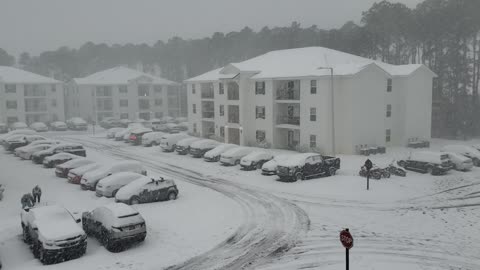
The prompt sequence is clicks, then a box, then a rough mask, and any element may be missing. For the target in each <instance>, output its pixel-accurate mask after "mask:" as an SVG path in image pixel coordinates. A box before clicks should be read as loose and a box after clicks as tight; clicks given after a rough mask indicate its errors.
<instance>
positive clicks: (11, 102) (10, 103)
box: [6, 100, 17, 109]
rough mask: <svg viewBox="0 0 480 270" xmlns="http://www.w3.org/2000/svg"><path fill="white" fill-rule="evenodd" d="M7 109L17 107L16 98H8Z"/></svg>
mask: <svg viewBox="0 0 480 270" xmlns="http://www.w3.org/2000/svg"><path fill="white" fill-rule="evenodd" d="M6 105H7V109H16V108H17V101H16V100H7V104H6Z"/></svg>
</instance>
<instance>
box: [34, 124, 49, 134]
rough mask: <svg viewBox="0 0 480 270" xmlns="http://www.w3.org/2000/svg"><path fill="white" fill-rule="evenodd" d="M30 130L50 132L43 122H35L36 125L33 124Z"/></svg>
mask: <svg viewBox="0 0 480 270" xmlns="http://www.w3.org/2000/svg"><path fill="white" fill-rule="evenodd" d="M30 129H33V130H35V131H36V132H46V131H48V127H47V125H45V123H42V122H35V123H33V124H31V125H30Z"/></svg>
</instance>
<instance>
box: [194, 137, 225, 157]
mask: <svg viewBox="0 0 480 270" xmlns="http://www.w3.org/2000/svg"><path fill="white" fill-rule="evenodd" d="M218 145H220V143H219V142H217V141H215V140H198V141H196V142H193V143H192V144H191V145H190V155H192V156H193V157H194V158H201V157H203V155H205V153H206V152H208V151H210V150H212V149H213V148H215V147H217V146H218Z"/></svg>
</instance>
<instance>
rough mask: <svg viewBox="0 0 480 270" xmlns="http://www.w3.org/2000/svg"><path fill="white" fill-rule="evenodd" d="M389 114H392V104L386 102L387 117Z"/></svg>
mask: <svg viewBox="0 0 480 270" xmlns="http://www.w3.org/2000/svg"><path fill="white" fill-rule="evenodd" d="M391 116H392V105H391V104H388V105H387V117H391Z"/></svg>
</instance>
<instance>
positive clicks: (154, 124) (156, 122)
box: [150, 119, 163, 131]
mask: <svg viewBox="0 0 480 270" xmlns="http://www.w3.org/2000/svg"><path fill="white" fill-rule="evenodd" d="M150 122H151V126H150V127H151V128H152V129H153V130H155V131H157V130H158V127H160V126H161V125H162V124H163V122H162V120H160V119H152V121H150Z"/></svg>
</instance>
